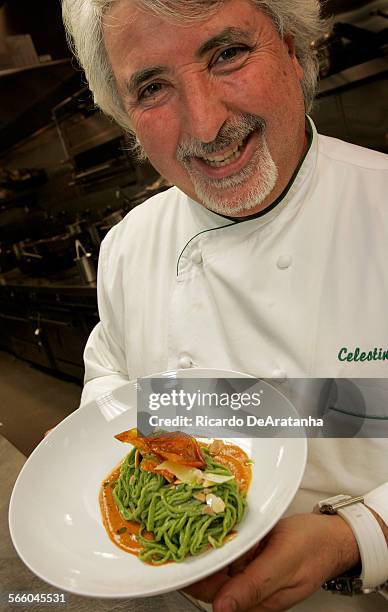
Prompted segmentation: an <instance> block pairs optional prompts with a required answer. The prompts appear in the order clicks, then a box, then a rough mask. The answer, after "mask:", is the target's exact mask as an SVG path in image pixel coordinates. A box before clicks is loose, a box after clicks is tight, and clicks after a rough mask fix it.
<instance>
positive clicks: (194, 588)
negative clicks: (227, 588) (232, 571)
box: [183, 567, 230, 602]
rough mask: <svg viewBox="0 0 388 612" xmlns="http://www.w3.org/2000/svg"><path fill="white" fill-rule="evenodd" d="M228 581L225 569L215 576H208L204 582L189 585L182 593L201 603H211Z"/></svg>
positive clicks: (226, 569)
mask: <svg viewBox="0 0 388 612" xmlns="http://www.w3.org/2000/svg"><path fill="white" fill-rule="evenodd" d="M228 580H230V578H229V576H228V568H227V567H226V568H224V569H223V570H221V571H219V572H217V573H216V574H213V575H212V576H208V578H204V580H200V581H199V582H196V583H195V584H191V585H190V586H188V587H186V588H184V589H183V591H184V592H185V593H188V594H189V595H191V596H192V597H195V598H196V599H200V600H201V601H206V602H211V601H213V599H214V597H215V595H216V593H217V592H218V591H219V590H220V589H221V588H222V587H223V586H224V584H225V583H226V582H227V581H228Z"/></svg>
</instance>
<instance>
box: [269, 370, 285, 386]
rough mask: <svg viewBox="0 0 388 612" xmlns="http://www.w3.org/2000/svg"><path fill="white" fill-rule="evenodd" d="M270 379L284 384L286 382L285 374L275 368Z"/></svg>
mask: <svg viewBox="0 0 388 612" xmlns="http://www.w3.org/2000/svg"><path fill="white" fill-rule="evenodd" d="M271 378H273V379H275V380H276V382H280V383H282V382H285V381H286V380H287V372H285V371H284V370H281V369H280V368H276V370H274V371H273V372H272V376H271Z"/></svg>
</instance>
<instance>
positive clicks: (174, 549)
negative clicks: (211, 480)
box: [113, 448, 246, 564]
mask: <svg viewBox="0 0 388 612" xmlns="http://www.w3.org/2000/svg"><path fill="white" fill-rule="evenodd" d="M201 451H202V454H203V458H204V461H205V462H206V466H205V468H204V469H205V473H206V472H211V473H212V474H220V475H224V476H231V473H230V472H229V471H228V469H227V468H225V467H224V466H222V465H219V464H217V463H216V461H215V460H214V459H213V457H211V456H210V454H209V452H208V450H207V449H206V448H202V449H201ZM135 455H136V449H133V450H132V451H131V452H130V453H129V455H128V456H127V457H126V459H125V460H124V462H123V464H122V466H121V471H120V477H119V479H118V480H117V482H116V484H115V486H114V489H113V497H114V500H115V503H116V504H117V507H118V509H119V511H120V513H121V515H122V516H123V517H124V518H125V519H126V520H128V521H136V522H138V523H140V532H139V535H138V536H137V537H138V541H139V543H140V544H141V545H142V550H141V552H140V554H139V557H140V559H141V560H142V561H146V562H149V563H152V564H162V563H166V562H167V561H177V562H180V561H183V560H184V559H185V557H187V556H188V555H199V554H201V553H202V552H204V551H205V550H207V549H208V548H209V547H213V548H219V547H220V546H222V545H223V543H224V541H225V538H226V536H227V535H228V534H229V533H230V532H231V531H232V530H233V529H234V527H235V526H236V525H237V524H238V523H240V521H241V520H242V518H243V516H244V512H245V507H246V496H245V493H243V492H242V491H240V489H239V487H238V484H237V483H236V480H235V479H234V478H233V479H231V480H228V481H227V482H223V483H222V484H216V485H213V486H211V487H210V488H209V489H206V488H205V489H204V486H203V484H185V483H182V484H177V485H172V484H171V483H169V482H168V481H167V480H166V479H165V478H164V477H163V476H161V475H160V474H157V473H155V472H149V471H145V470H142V469H141V467H140V466H139V465H137V462H136V457H135ZM204 491H205V492H208V493H209V492H210V493H211V496H212V497H214V496H216V497H217V498H220V499H221V500H222V502H223V504H221V505H222V506H223V510H222V511H221V512H217V513H215V512H212V511H211V509H210V508H209V506H207V504H206V503H205V500H204V499H201V498H203V497H205V493H204ZM208 510H210V512H209V511H208ZM151 538H152V539H151Z"/></svg>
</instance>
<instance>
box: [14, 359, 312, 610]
mask: <svg viewBox="0 0 388 612" xmlns="http://www.w3.org/2000/svg"><path fill="white" fill-rule="evenodd" d="M157 376H158V377H160V376H169V377H171V376H179V377H184V376H196V377H198V378H200V377H202V378H207V377H209V378H210V377H220V378H221V377H223V378H228V377H229V378H232V377H237V376H242V375H241V374H237V373H233V372H224V371H218V370H195V371H191V372H190V374H189V373H188V371H187V370H185V371H183V372H178V373H168V374H163V375H161V374H159V375H157ZM113 395H115V392H114V393H113ZM117 397H120V398H121V400H122V398H123V397H125V404H123V403H122V401H117V402H116V403H115V404H114V406H113V409H112V405H110V407H109V406H108V409H107V408H106V407H105V408H103V409H101V408H99V407H98V406H97V405H96V403H95V402H92V403H90V404H87V405H86V406H84V407H82V408H80V409H79V410H77V411H76V412H74V413H73V414H71V415H70V416H69V417H67V418H66V419H65V420H64V421H63V422H62V423H61V424H60V425H58V426H57V427H56V428H55V429H54V430H53V431H52V432H51V433H50V434H49V435H48V436H47V438H46V439H44V440H43V441H42V442H41V443H40V444H39V446H38V447H37V448H36V449H35V450H34V452H33V453H32V455H31V456H30V457H29V459H28V460H27V462H26V464H25V465H24V467H23V469H22V471H21V472H20V474H19V477H18V479H17V481H16V484H15V487H14V490H13V493H12V497H11V502H10V510H9V525H10V532H11V536H12V540H13V543H14V545H15V548H16V550H17V552H18V554H19V555H20V557H21V558H22V560H23V561H24V563H25V564H26V565H27V566H28V567H29V568H30V569H31V570H32V571H33V572H35V574H37V575H38V576H39V577H40V578H42V579H43V580H45V581H46V582H49V583H50V584H52V585H54V586H55V587H58V588H60V589H64V590H66V591H70V592H72V593H77V594H79V595H86V596H91V597H108V598H109V597H111V598H117V597H118V598H120V597H144V596H150V595H157V594H160V593H165V592H168V591H172V590H176V589H179V588H182V587H184V586H187V585H188V584H191V583H193V582H195V581H197V580H199V579H201V578H204V577H205V576H207V575H209V574H212V573H214V572H215V571H216V570H219V569H221V568H222V567H224V566H225V565H228V564H229V563H231V562H232V561H233V560H234V559H236V558H237V557H239V556H240V555H242V554H243V553H244V552H246V551H247V550H249V549H250V548H251V547H252V546H253V545H254V544H255V542H257V541H258V540H260V539H261V538H262V537H263V536H264V535H265V534H266V533H268V531H269V530H270V529H271V528H272V527H273V526H274V524H275V523H276V522H277V521H278V519H279V518H280V517H281V515H282V514H283V512H284V511H285V510H286V508H287V507H288V505H289V504H290V502H291V501H292V499H293V497H294V495H295V493H296V491H297V489H298V487H299V484H300V481H301V479H302V475H303V472H304V468H305V464H306V455H307V443H306V439H305V438H296V439H291V438H290V439H280V438H274V439H269V438H266V439H239V440H238V442H237V443H238V444H239V445H240V446H241V447H242V448H243V449H244V450H245V451H246V453H247V454H248V455H249V456H250V457H251V458H252V459H253V460H254V462H255V464H254V466H253V469H252V472H253V477H252V483H251V486H250V489H249V492H248V510H247V513H246V516H245V518H244V519H243V522H242V523H241V524H240V525H239V526H238V534H237V536H236V537H235V538H234V539H233V540H231V541H230V542H227V543H226V544H225V545H224V546H223V547H222V548H220V549H217V550H211V551H209V552H207V553H205V554H203V555H200V556H198V557H193V558H189V559H187V560H185V561H184V562H183V563H179V564H177V563H169V564H166V565H164V566H161V567H155V566H150V565H146V564H144V563H142V562H141V561H139V560H138V559H137V558H136V557H135V556H133V555H131V554H128V553H125V552H124V551H123V550H121V549H120V548H118V547H116V546H115V545H114V544H113V543H112V542H111V541H110V539H109V537H108V535H107V534H106V532H105V529H104V527H103V525H102V521H101V516H100V509H99V504H98V493H99V489H100V485H101V482H102V481H103V479H104V478H105V477H106V476H107V474H108V473H109V472H110V471H111V470H112V469H113V467H114V466H115V465H116V464H117V463H118V462H119V461H120V459H121V458H122V457H124V456H125V455H126V454H127V453H128V452H129V450H130V448H131V447H130V446H127V445H123V444H122V443H120V442H118V441H117V440H115V439H114V437H113V436H114V434H116V433H118V432H120V431H123V430H125V429H130V428H131V427H134V426H135V425H136V408H135V405H136V383H129V384H127V385H125V387H121V388H120V390H119V394H118V395H117ZM285 402H288V400H285ZM289 415H290V416H293V417H294V416H296V412H295V410H294V408H293V407H292V405H291V404H290V403H289Z"/></svg>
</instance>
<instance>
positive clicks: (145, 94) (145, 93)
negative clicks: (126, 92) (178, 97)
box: [138, 83, 163, 100]
mask: <svg viewBox="0 0 388 612" xmlns="http://www.w3.org/2000/svg"><path fill="white" fill-rule="evenodd" d="M162 89H163V85H162V83H150V84H149V85H147V86H146V87H144V89H141V90H140V91H139V94H138V98H139V100H145V99H147V98H153V97H155V96H156V95H157V94H158V93H159V92H160V91H161V90H162Z"/></svg>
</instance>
